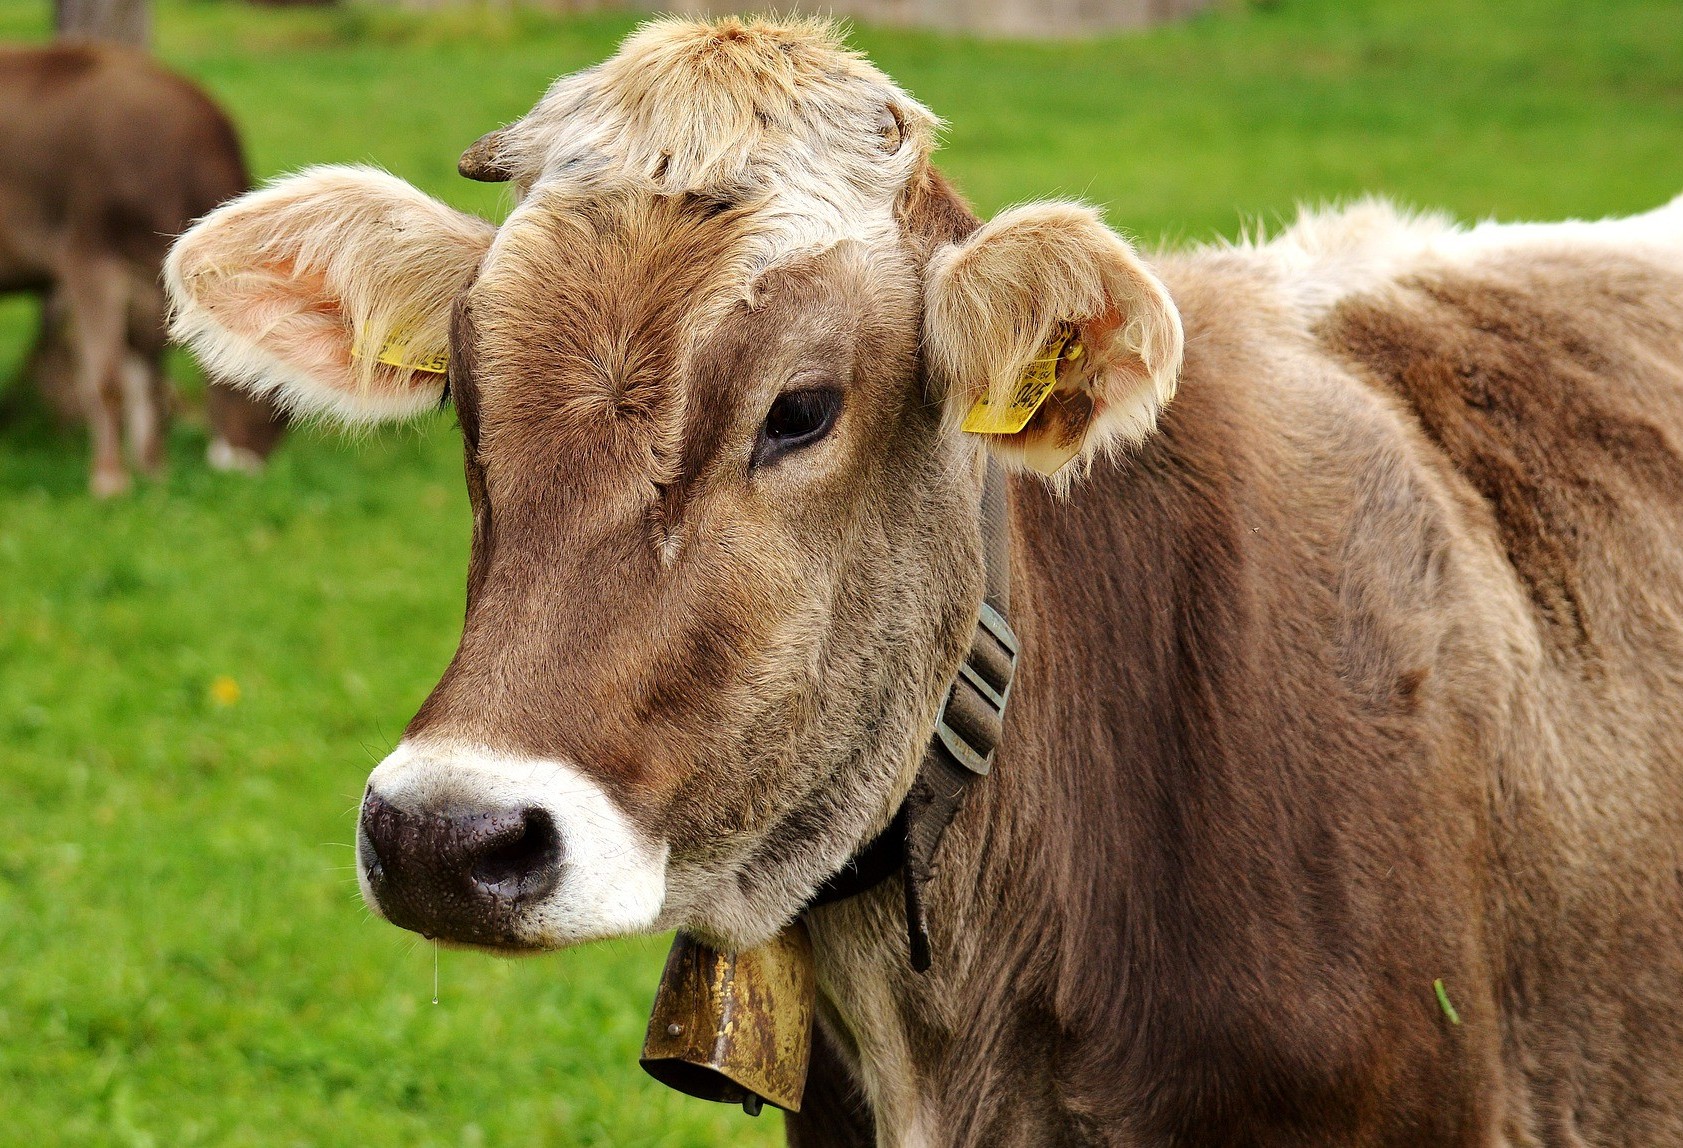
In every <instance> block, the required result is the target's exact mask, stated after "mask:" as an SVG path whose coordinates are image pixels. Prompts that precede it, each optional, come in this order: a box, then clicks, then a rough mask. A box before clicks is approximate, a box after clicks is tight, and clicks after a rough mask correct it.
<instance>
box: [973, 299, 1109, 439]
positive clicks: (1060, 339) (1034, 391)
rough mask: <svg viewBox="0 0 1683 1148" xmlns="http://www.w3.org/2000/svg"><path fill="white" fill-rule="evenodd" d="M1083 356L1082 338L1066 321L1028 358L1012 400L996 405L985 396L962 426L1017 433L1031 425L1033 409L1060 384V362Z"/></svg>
mask: <svg viewBox="0 0 1683 1148" xmlns="http://www.w3.org/2000/svg"><path fill="white" fill-rule="evenodd" d="M1080 357H1081V341H1080V339H1079V338H1077V336H1076V330H1075V327H1074V325H1073V324H1070V323H1063V324H1060V325H1059V326H1058V329H1057V330H1056V331H1054V332H1053V334H1052V337H1051V338H1050V339H1048V340H1047V341H1046V345H1045V346H1044V347H1042V348H1040V354H1038V355H1036V356H1035V357H1034V358H1032V359H1030V360H1029V364H1028V366H1027V367H1026V368H1024V370H1023V374H1022V377H1021V378H1019V379H1018V380H1017V385H1016V386H1015V387H1014V388H1012V391H1011V401H1010V402H1009V403H1007V404H1006V405H1005V406H1004V407H997V408H996V407H995V406H994V405H993V404H992V403H990V402H988V397H987V396H986V395H983V396H982V397H981V398H979V399H977V400H976V405H975V406H973V407H971V408H970V413H969V414H967V415H965V416H964V422H963V424H962V426H963V429H964V430H967V431H969V432H970V433H971V434H1016V433H1017V432H1018V431H1020V430H1022V429H1023V428H1024V427H1026V426H1028V422H1029V420H1030V419H1032V418H1033V417H1034V412H1035V411H1037V410H1039V409H1040V407H1041V405H1042V404H1043V403H1045V402H1046V399H1047V396H1049V395H1050V394H1051V393H1052V388H1053V387H1055V386H1057V385H1058V364H1059V363H1060V362H1063V361H1065V360H1067V359H1078V358H1080Z"/></svg>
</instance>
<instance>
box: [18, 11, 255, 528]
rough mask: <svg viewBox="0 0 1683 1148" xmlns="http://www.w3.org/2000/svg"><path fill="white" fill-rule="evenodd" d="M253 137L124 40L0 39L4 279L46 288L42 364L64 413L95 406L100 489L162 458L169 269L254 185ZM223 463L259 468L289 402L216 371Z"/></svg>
mask: <svg viewBox="0 0 1683 1148" xmlns="http://www.w3.org/2000/svg"><path fill="white" fill-rule="evenodd" d="M250 187H251V181H250V178H249V177H248V176H247V174H246V167H245V160H244V158H243V156H242V154H241V150H240V143H239V137H238V135H237V134H236V133H235V130H234V127H233V124H232V123H230V122H229V120H228V117H227V116H226V115H224V114H223V112H222V110H221V109H220V108H218V107H217V106H216V105H215V103H213V102H212V101H211V100H210V98H209V97H208V96H206V95H205V94H204V93H203V92H201V91H200V90H199V89H198V88H196V87H195V86H193V85H192V84H191V83H189V82H188V81H187V80H185V79H183V78H181V77H180V76H177V75H174V74H173V73H170V72H168V71H166V70H164V69H163V68H161V67H160V66H158V65H157V64H155V63H153V62H152V61H151V60H150V59H149V58H147V57H146V56H145V55H144V54H142V53H140V52H137V51H134V50H132V49H128V48H122V47H118V46H115V45H107V44H92V43H65V44H58V45H52V46H44V47H0V291H8V292H9V291H30V292H34V293H36V294H39V295H41V296H42V297H43V304H44V305H43V319H42V325H41V336H40V338H39V340H38V342H37V346H36V349H35V351H34V353H33V354H32V356H31V362H30V371H29V373H30V374H32V375H33V376H34V377H35V379H36V380H37V381H38V382H39V384H40V385H41V387H42V389H43V390H44V391H45V397H46V399H47V400H48V403H49V405H50V407H51V408H52V409H53V411H54V413H55V415H56V416H57V417H58V418H59V420H60V421H61V422H77V421H81V420H83V419H85V420H86V421H87V423H88V425H89V428H90V431H91V437H92V443H93V463H92V468H91V476H90V480H89V482H90V487H91V489H92V490H93V493H94V494H96V495H100V496H109V495H114V494H120V493H122V492H123V491H125V490H127V489H128V488H129V485H130V481H131V480H130V477H129V472H128V469H127V468H126V467H125V465H124V461H123V451H122V446H123V438H124V432H125V427H126V431H127V437H128V447H129V451H130V453H131V454H132V456H133V459H134V462H135V464H136V466H137V467H138V468H139V469H140V470H142V471H143V472H146V473H149V474H155V473H157V472H159V471H160V470H161V469H162V467H163V465H164V458H165V433H166V431H167V429H168V420H169V413H170V409H169V403H170V396H169V387H168V383H167V382H166V380H165V377H164V373H163V369H162V363H163V353H164V346H165V337H166V328H165V314H164V311H165V307H164V295H163V287H162V284H161V283H160V282H159V272H160V269H161V268H162V266H163V261H164V256H165V254H166V253H167V252H168V250H169V244H170V242H171V241H172V240H173V239H174V238H175V236H177V235H179V234H180V233H181V232H182V231H183V230H185V229H186V227H187V225H188V224H189V223H191V222H192V221H193V220H194V219H196V218H198V217H199V216H201V215H204V214H205V213H206V212H208V211H210V209H211V208H213V207H215V206H216V205H217V204H219V203H222V202H223V201H225V200H228V199H231V198H233V197H234V196H236V195H239V194H241V193H242V192H245V191H247V190H249V189H250ZM206 406H207V412H208V414H209V416H210V423H211V428H212V441H211V444H210V448H209V457H210V461H211V463H212V465H214V466H217V467H218V468H220V469H236V470H256V469H260V468H261V467H262V465H263V461H264V459H266V458H267V457H268V454H269V452H270V451H271V450H273V449H274V446H275V445H276V443H277V442H278V441H279V439H280V437H281V434H282V433H283V431H284V428H285V419H284V416H283V414H282V413H281V411H280V410H279V408H277V407H275V406H273V404H270V403H268V402H265V401H263V400H261V399H256V398H253V397H252V396H250V395H248V394H246V393H244V392H242V391H238V390H235V389H233V388H231V387H229V386H228V385H227V384H225V383H223V382H222V381H221V380H218V379H215V378H212V379H210V380H209V381H208V382H207V385H206Z"/></svg>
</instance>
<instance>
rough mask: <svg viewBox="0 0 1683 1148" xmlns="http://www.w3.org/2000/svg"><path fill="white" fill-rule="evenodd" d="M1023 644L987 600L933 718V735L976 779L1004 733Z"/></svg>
mask: <svg viewBox="0 0 1683 1148" xmlns="http://www.w3.org/2000/svg"><path fill="white" fill-rule="evenodd" d="M1020 649H1021V647H1020V645H1019V643H1018V641H1017V634H1016V632H1015V631H1014V630H1012V629H1011V625H1010V623H1008V622H1007V621H1006V620H1005V616H1004V615H1003V614H1001V613H1000V612H999V611H998V610H996V609H994V608H993V607H992V606H990V605H989V604H988V603H987V602H983V603H982V609H981V614H980V616H979V617H978V618H977V619H976V632H975V635H974V636H973V637H972V638H971V640H970V652H969V653H968V654H966V655H965V657H964V661H963V662H961V663H960V664H959V667H958V676H957V677H956V678H954V679H953V684H952V687H951V688H950V689H949V690H948V691H947V698H946V701H944V702H943V703H942V704H941V713H940V716H939V717H938V718H937V719H936V721H935V739H936V740H937V741H938V742H940V744H941V747H942V748H943V749H945V750H946V751H947V752H948V753H949V754H951V755H952V757H953V760H954V761H956V762H957V763H958V764H959V765H961V766H963V767H964V768H965V769H966V770H968V771H969V772H971V773H973V774H975V775H976V776H977V777H986V776H987V775H988V773H989V772H990V771H991V770H992V769H993V759H994V754H995V752H996V751H997V750H998V748H999V742H1000V739H1001V738H1002V737H1003V736H1004V733H1005V706H1006V704H1007V703H1008V702H1009V701H1010V700H1011V686H1012V684H1013V683H1014V681H1015V679H1016V675H1017V656H1018V653H1019V651H1020Z"/></svg>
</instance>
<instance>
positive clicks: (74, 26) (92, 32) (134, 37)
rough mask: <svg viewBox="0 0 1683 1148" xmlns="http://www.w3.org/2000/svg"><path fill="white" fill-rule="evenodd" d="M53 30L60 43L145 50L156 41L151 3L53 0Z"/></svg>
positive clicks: (141, 1)
mask: <svg viewBox="0 0 1683 1148" xmlns="http://www.w3.org/2000/svg"><path fill="white" fill-rule="evenodd" d="M53 30H54V31H55V32H56V33H57V34H58V36H59V38H60V39H66V40H114V41H116V42H117V43H119V44H133V45H134V46H135V47H137V48H144V47H146V46H147V45H148V44H149V43H150V42H151V39H152V13H151V11H150V10H149V8H148V6H147V0H53Z"/></svg>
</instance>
